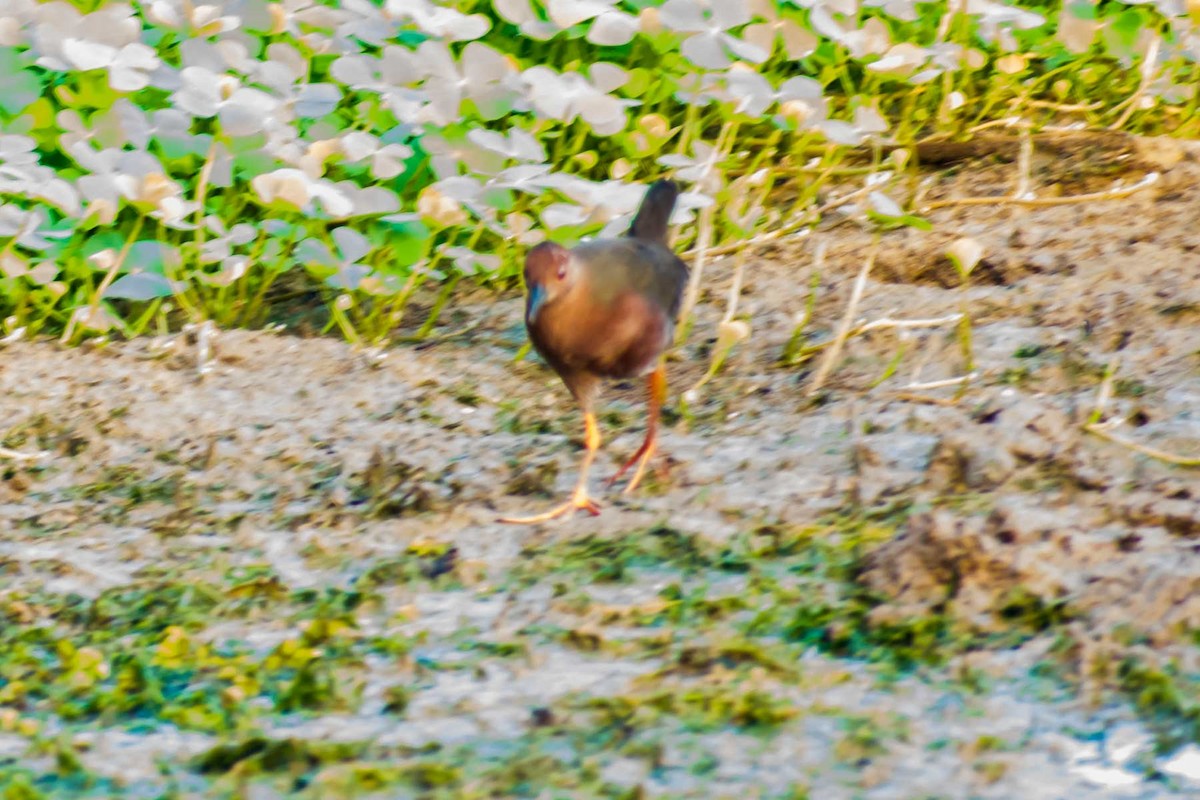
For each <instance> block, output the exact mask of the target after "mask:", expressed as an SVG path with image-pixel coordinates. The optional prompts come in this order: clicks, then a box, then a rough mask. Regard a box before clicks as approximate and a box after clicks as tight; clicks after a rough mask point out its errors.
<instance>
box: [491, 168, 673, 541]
mask: <svg viewBox="0 0 1200 800" xmlns="http://www.w3.org/2000/svg"><path fill="white" fill-rule="evenodd" d="M678 198H679V186H678V185H677V184H676V183H675V182H674V181H672V180H669V179H664V180H659V181H656V182H655V183H653V184H652V185H651V186H650V188H649V189H647V190H646V194H645V196H644V197H643V198H642V203H641V206H640V207H639V208H638V211H637V214H636V215H634V218H633V222H632V223H630V226H629V229H628V230H627V231H626V232H625V234H624V235H622V236H616V237H610V238H601V239H593V240H591V241H587V242H583V243H581V244H578V245H576V246H575V247H572V248H570V249H567V248H565V247H563V246H562V245H559V244H556V243H554V242H541V243H540V244H537V245H536V246H534V247H532V248H530V250H529V252H528V253H526V256H525V270H524V275H525V287H526V296H525V328H526V330H527V331H528V333H529V339H530V342H531V343H532V344H533V347H534V349H535V350H537V352H538V354H539V355H540V356H541V357H542V359H543V360H544V361H545V362H546V363H547V364H548V365H549V366H550V368H551V369H553V370H554V371H555V372H556V373H557V374H558V376H559V377H560V378H561V379H562V382H563V383H564V384H565V385H566V387H567V390H568V391H569V392H570V393H571V395H572V397H574V399H575V402H576V403H577V404H578V405H579V407H580V409H581V410H582V411H583V423H584V439H583V441H584V448H585V449H584V455H583V462H582V464H581V465H580V470H579V478H578V481H577V483H576V485H575V490H574V492H572V494H571V498H570V499H569V500H567V501H566V502H565V503H563V504H562V505H559V506H556V507H555V508H553V509H551V510H549V511H547V512H545V513H542V514H537V515H534V516H530V517H516V518H502V519H501V520H500V521H501V522H510V523H538V522H545V521H547V520H551V519H555V518H557V517H561V516H564V515H567V514H570V513H572V512H575V511H586V512H588V513H589V514H592V515H596V514H599V513H600V506H599V505H598V504H597V503H596V502H595V501H594V500H592V498H591V496H590V495H589V494H588V488H587V481H588V472H589V471H590V470H591V467H592V462H593V461H595V458H596V453H597V451H598V450H599V449H600V429H599V426H598V425H597V424H596V413H595V410H594V405H595V400H596V396H597V394H598V392H599V389H600V386H601V384H602V382H603V380H604V379H605V378H612V379H627V378H639V377H641V378H645V379H646V388H647V393H648V396H649V397H648V403H647V406H648V416H647V424H646V438H645V439H644V440H643V442H642V445H641V447H639V448H638V450H637V452H635V453H634V454H633V457H632V458H630V459H629V460H628V461H627V462H625V465H624V466H622V467H621V468H620V469H619V470H618V471H617V473H616V474H615V475H613V476H612V478H610V479H609V480H608V484H607V485H608V486H609V487H611V486H612V485H613V484H615V483H616V482H617V481H618V480H619V479H620V478H621V476H622V475H624V474H625V473H626V472H627V471H628V470H629V469H630V468H631V467H633V466H634V465H635V464H636V465H637V469H636V470H635V471H634V474H633V477H632V478H630V480H629V482H628V484H626V486H625V490H624V493H626V494H628V493H629V492H632V491H633V490H634V489H635V488H636V487H637V485H638V484H639V483H640V482H641V480H642V476H643V475H644V473H645V471H646V465H647V463H648V462H649V461H650V458H651V457H652V456H653V455H654V453H655V451H656V449H657V442H658V418H659V412H660V410H661V408H662V405H663V403H664V402H665V400H666V397H667V375H666V368H665V364H664V361H665V359H664V357H663V354H664V352H665V351H666V349H667V347H668V346H669V345H670V344H671V342H672V340H673V338H674V335H675V318H676V316H677V315H678V313H679V307H680V304H681V302H682V300H683V292H684V288H685V286H686V285H687V282H688V268H687V265H686V264H684V263H683V261H682V260H681V259H680V258H679V256H677V255H676V254H675V252H674V251H673V250H672V249H671V246H670V244H669V243H668V241H667V234H668V225H669V223H670V219H671V213H672V211H674V209H675V202H676V200H677V199H678Z"/></svg>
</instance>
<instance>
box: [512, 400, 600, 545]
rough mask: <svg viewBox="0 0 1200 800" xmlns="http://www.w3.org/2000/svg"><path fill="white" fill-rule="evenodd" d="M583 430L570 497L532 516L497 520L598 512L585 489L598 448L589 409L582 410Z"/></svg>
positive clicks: (542, 519) (524, 522)
mask: <svg viewBox="0 0 1200 800" xmlns="http://www.w3.org/2000/svg"><path fill="white" fill-rule="evenodd" d="M583 430H584V435H583V444H584V447H585V448H587V449H586V450H585V452H584V454H583V463H582V464H581V465H580V467H579V481H578V482H577V483H576V484H575V491H574V492H572V493H571V499H570V500H568V501H567V502H565V503H563V504H562V505H561V506H557V507H555V508H552V509H550V510H549V511H547V512H545V513H544V514H535V515H534V516H532V517H502V518H501V519H499V520H498V521H499V522H509V523H513V524H518V525H529V524H533V523H537V522H546V521H548V520H552V519H555V518H557V517H561V516H563V515H564V514H570V513H571V512H573V511H579V510H583V511H586V512H588V513H589V514H591V515H592V516H595V515H596V514H599V513H600V506H598V505H596V503H595V501H593V500H592V498H590V497H588V491H587V479H588V472H589V471H590V470H591V468H592V462H593V461H595V460H596V451H597V450H599V449H600V428H599V426H597V425H596V415H595V414H593V413H592V412H591V411H587V412H584V415H583Z"/></svg>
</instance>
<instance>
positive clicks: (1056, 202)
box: [921, 172, 1159, 212]
mask: <svg viewBox="0 0 1200 800" xmlns="http://www.w3.org/2000/svg"><path fill="white" fill-rule="evenodd" d="M1158 177H1159V176H1158V173H1157V172H1151V173H1148V174H1147V175H1146V177H1144V178H1142V179H1141V180H1140V181H1138V182H1137V183H1135V184H1134V185H1133V186H1123V187H1121V188H1119V189H1109V190H1108V191H1105V192H1089V193H1087V194H1076V195H1070V196H1068V197H1009V196H1004V197H960V198H957V199H951V200H934V201H932V202H930V203H926V204H925V206H924V207H922V209H921V210H922V211H923V212H929V211H933V210H935V209H938V208H950V207H953V206H996V205H1004V204H1006V203H1012V204H1013V205H1021V206H1027V207H1030V208H1038V207H1045V206H1067V205H1073V204H1075V203H1095V202H1100V201H1103V200H1120V199H1121V198H1124V197H1129V196H1130V195H1134V194H1137V193H1138V192H1140V191H1142V190H1143V189H1146V188H1148V187H1150V186H1152V185H1153V184H1155V183H1157V182H1158Z"/></svg>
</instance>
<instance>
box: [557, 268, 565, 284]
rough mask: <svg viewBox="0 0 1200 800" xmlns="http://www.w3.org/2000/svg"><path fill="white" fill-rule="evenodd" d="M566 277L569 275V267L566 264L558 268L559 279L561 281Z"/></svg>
mask: <svg viewBox="0 0 1200 800" xmlns="http://www.w3.org/2000/svg"><path fill="white" fill-rule="evenodd" d="M565 277H567V268H566V266H561V267H559V268H558V279H559V280H560V281H561V280H562V279H563V278H565Z"/></svg>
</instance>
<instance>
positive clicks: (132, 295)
mask: <svg viewBox="0 0 1200 800" xmlns="http://www.w3.org/2000/svg"><path fill="white" fill-rule="evenodd" d="M173 294H175V290H174V288H172V286H171V282H170V281H169V280H167V278H166V277H165V276H163V275H159V274H157V273H154V272H132V273H129V274H128V275H122V276H121V277H119V278H117V279H116V280H115V281H113V283H112V285H111V286H109V287H108V289H107V290H105V292H104V297H105V299H107V300H114V299H115V300H153V299H154V298H156V297H170V296H171V295H173Z"/></svg>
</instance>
